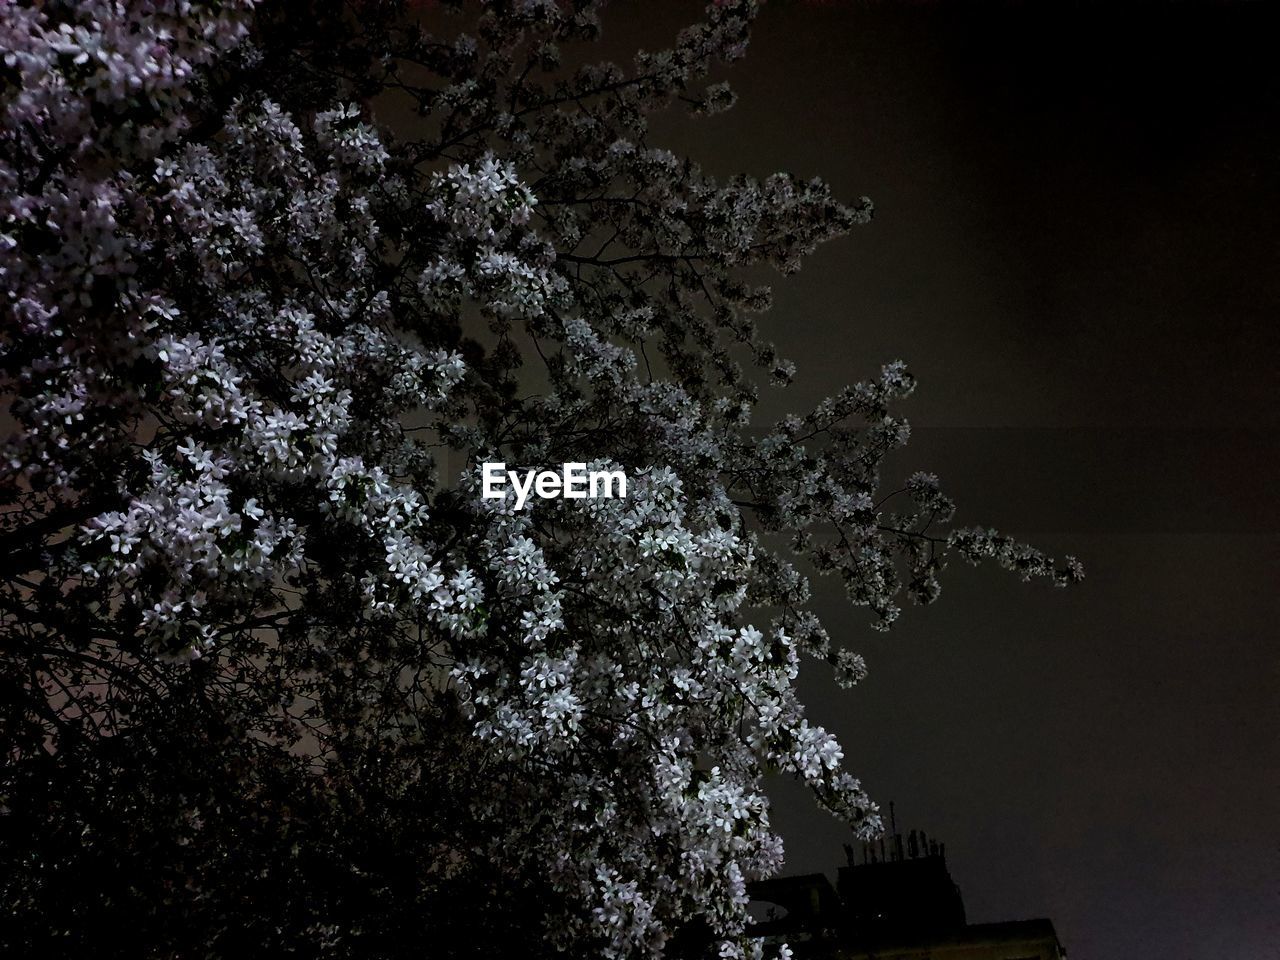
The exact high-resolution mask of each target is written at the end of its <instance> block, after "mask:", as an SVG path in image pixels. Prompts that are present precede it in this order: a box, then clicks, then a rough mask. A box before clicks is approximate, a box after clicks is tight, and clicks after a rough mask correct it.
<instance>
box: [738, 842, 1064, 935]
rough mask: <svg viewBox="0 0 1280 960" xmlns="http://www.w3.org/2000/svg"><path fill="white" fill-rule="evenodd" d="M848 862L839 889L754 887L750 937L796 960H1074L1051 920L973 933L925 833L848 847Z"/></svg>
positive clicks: (775, 882)
mask: <svg viewBox="0 0 1280 960" xmlns="http://www.w3.org/2000/svg"><path fill="white" fill-rule="evenodd" d="M859 853H860V854H861V857H860V858H859V856H858V854H859ZM845 855H846V858H847V860H848V863H847V865H846V866H843V867H841V868H840V869H839V871H838V874H837V880H836V885H835V886H834V887H833V886H832V885H831V881H830V880H828V879H827V877H826V875H825V874H822V873H811V874H805V875H803V876H793V877H776V878H774V879H772V880H765V881H762V882H760V883H756V884H752V885H751V887H750V888H749V892H750V894H751V897H752V915H753V917H754V918H755V920H756V922H755V924H754V925H753V926H752V928H751V932H752V933H754V934H755V935H756V936H761V937H764V938H765V939H766V940H767V941H769V942H773V943H783V942H785V943H787V944H789V945H790V946H791V949H792V950H793V951H794V952H795V955H796V957H797V960H1063V958H1065V957H1066V951H1065V950H1064V949H1063V947H1062V944H1061V943H1059V942H1058V936H1057V933H1056V932H1055V931H1054V929H1053V924H1052V923H1051V922H1050V921H1049V920H1046V919H1036V920H1012V921H1007V922H1004V923H977V924H973V923H968V922H967V921H966V918H965V913H964V901H963V900H962V899H961V896H960V888H959V887H957V886H956V884H955V881H953V880H952V879H951V874H950V872H949V871H948V870H947V861H946V847H945V845H944V844H940V843H938V842H937V841H935V840H932V839H930V838H928V837H927V836H926V835H925V834H924V833H922V832H921V833H917V832H916V831H914V830H913V831H911V832H910V833H909V834H907V835H906V837H905V838H904V837H903V836H902V834H899V833H897V832H896V831H894V832H892V833H891V834H890V835H889V836H888V837H887V838H882V839H881V840H879V841H878V842H877V843H875V844H863V846H862V849H861V851H855V850H854V849H853V848H852V847H850V846H848V845H846V846H845ZM859 859H860V860H861V862H858V861H859Z"/></svg>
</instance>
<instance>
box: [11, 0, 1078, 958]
mask: <svg viewBox="0 0 1280 960" xmlns="http://www.w3.org/2000/svg"><path fill="white" fill-rule="evenodd" d="M598 6H599V4H598V3H596V2H588V0H571V2H570V0H514V2H492V3H486V4H484V5H483V6H478V7H477V6H474V5H465V6H462V5H460V6H459V7H458V9H457V10H452V11H451V10H446V9H445V8H442V7H437V6H435V5H423V4H415V3H410V2H396V0H369V2H364V3H353V2H347V3H339V2H336V0H307V2H300V3H289V4H284V3H275V4H270V3H263V4H255V3H254V2H252V0H222V2H219V0H207V2H206V0H191V2H188V0H182V2H178V0H83V2H58V0H50V2H33V0H28V2H16V3H10V4H7V5H5V6H4V7H3V8H0V51H3V56H4V59H3V70H2V72H0V112H2V117H3V129H2V130H0V273H2V276H3V281H4V283H3V287H4V290H5V296H4V311H5V317H4V323H3V330H2V331H0V383H2V384H3V391H4V394H5V397H6V406H7V407H8V411H9V417H10V421H9V423H8V424H7V431H6V432H7V433H8V434H9V438H8V440H7V441H6V443H5V445H4V447H3V457H0V511H2V512H0V542H2V543H3V546H4V550H3V552H2V554H0V564H3V570H4V576H3V578H0V633H2V638H0V639H2V646H0V685H2V692H3V696H2V697H0V701H2V704H3V705H2V706H0V735H2V737H3V742H4V744H5V748H6V752H7V758H6V763H5V766H4V770H3V777H2V779H0V801H2V803H3V807H2V808H0V809H2V815H0V824H3V828H2V830H0V877H3V879H0V889H3V892H4V898H3V913H4V914H5V919H4V920H2V921H0V924H2V926H0V944H3V945H5V946H7V947H9V948H10V949H11V950H16V951H17V952H18V953H20V954H24V955H31V956H38V955H47V956H49V955H57V954H60V953H72V952H74V953H75V954H76V955H77V956H81V957H84V956H115V955H128V956H157V957H160V956H181V957H194V956H206V955H207V956H227V955H231V954H234V953H246V952H247V953H248V954H250V955H254V956H257V955H272V956H280V955H285V954H297V955H302V956H315V957H319V956H334V957H384V956H385V957H390V956H402V955H403V956H409V955H417V954H419V953H422V952H424V951H425V952H427V953H430V954H433V955H441V956H459V957H462V956H477V957H478V956H485V957H492V956H495V955H498V956H505V955H507V954H509V953H513V952H515V950H517V949H518V950H519V952H520V955H521V956H525V957H529V956H541V955H555V954H566V955H570V956H597V955H598V956H603V957H618V958H622V957H657V956H720V957H726V958H730V957H757V956H759V955H760V952H761V950H762V947H761V946H760V944H759V943H756V942H754V941H753V940H752V939H751V938H750V937H749V936H748V935H747V932H746V922H747V917H746V903H747V895H746V885H747V883H749V882H750V881H752V880H753V879H759V878H763V877H766V876H769V875H770V874H772V873H774V872H775V871H777V869H778V868H779V866H780V865H781V863H782V845H781V841H780V840H779V838H778V837H777V836H776V835H775V833H774V832H773V830H772V829H771V827H770V822H769V804H768V800H767V798H766V796H765V794H764V792H763V789H762V777H763V775H764V772H765V771H766V770H775V771H780V772H783V773H786V774H790V775H793V776H794V777H796V778H798V779H800V780H802V781H803V782H804V783H806V784H808V785H809V787H811V788H812V791H813V795H814V798H815V802H816V803H817V804H818V805H820V806H821V807H823V808H825V809H826V810H828V811H830V812H831V813H833V814H835V815H836V816H838V817H841V818H844V819H845V820H847V821H848V822H849V824H850V826H851V827H852V828H853V829H854V830H855V831H858V832H860V833H862V834H864V835H871V834H873V833H874V832H875V831H876V830H877V829H878V825H879V823H878V818H877V816H876V807H875V805H874V804H873V803H872V801H871V800H870V799H869V798H868V797H867V796H866V795H865V793H864V792H863V790H862V788H861V787H860V785H859V783H858V781H857V780H856V779H855V778H854V777H853V776H852V775H851V774H850V773H849V772H847V771H846V770H845V768H844V765H843V756H842V750H841V748H840V745H839V744H838V743H837V741H836V740H835V739H834V738H833V737H832V736H831V735H830V734H829V733H827V732H826V731H825V730H823V729H822V728H821V727H819V726H816V725H814V724H812V723H810V721H809V720H807V719H806V716H805V709H804V704H803V703H802V702H800V700H799V699H798V698H797V695H796V690H795V682H796V677H797V675H798V671H799V669H800V665H801V663H802V662H804V661H806V660H808V661H812V662H814V663H815V664H817V665H819V666H820V667H822V668H824V669H833V670H834V671H835V672H836V675H837V677H838V678H839V679H840V680H841V682H842V683H844V684H847V685H852V684H853V683H855V682H857V681H858V680H859V679H860V678H861V677H862V675H863V674H864V673H865V665H864V663H863V660H862V659H861V658H860V657H859V656H858V655H857V654H856V653H855V652H853V651H852V650H851V649H849V648H848V647H847V646H846V643H845V642H843V641H847V639H848V638H832V637H830V636H829V635H828V633H827V631H826V630H825V629H824V627H823V625H822V624H821V623H820V622H819V620H818V619H817V617H816V616H815V615H814V614H813V612H812V610H811V607H810V588H809V583H808V580H809V577H810V576H812V575H814V574H818V575H832V576H835V577H838V578H839V579H840V580H841V581H842V582H843V584H844V587H845V589H846V591H847V593H848V597H849V600H850V601H851V602H852V603H853V604H855V605H858V606H860V607H865V608H866V609H867V611H868V615H869V619H870V621H871V624H872V625H873V626H875V627H877V628H881V629H887V628H888V627H889V626H890V625H891V624H892V623H893V622H894V620H895V619H896V618H897V617H898V615H899V610H900V607H901V606H902V605H903V604H904V602H905V601H907V600H911V601H916V602H921V603H928V602H930V601H932V600H933V599H934V598H935V597H936V596H937V595H938V590H939V584H938V579H937V578H938V575H939V573H940V572H941V570H942V569H943V566H944V564H945V561H946V559H947V558H948V557H958V558H962V559H964V560H967V561H972V562H978V561H982V560H990V561H993V562H995V563H997V564H999V565H1001V566H1003V567H1006V568H1008V569H1010V570H1012V571H1014V572H1016V573H1017V574H1019V575H1021V576H1022V577H1024V578H1028V579H1029V578H1032V577H1044V578H1048V579H1050V580H1052V581H1053V582H1056V583H1060V584H1062V583H1067V582H1070V581H1072V580H1074V579H1077V578H1078V577H1079V576H1080V568H1079V565H1078V564H1077V563H1076V562H1075V561H1074V560H1071V559H1070V558H1068V560H1067V561H1065V562H1064V563H1063V564H1061V565H1058V564H1055V563H1054V561H1052V560H1051V559H1049V558H1048V557H1046V556H1044V555H1043V554H1042V553H1040V552H1039V551H1037V550H1035V549H1032V548H1030V547H1027V546H1025V545H1022V544H1020V543H1018V542H1016V541H1014V540H1012V539H1010V538H1007V537H1004V536H1001V535H999V534H997V533H995V532H994V531H991V530H988V529H985V528H981V529H962V528H953V527H951V526H950V525H949V521H950V519H951V516H952V504H951V502H950V501H949V500H948V498H947V497H946V496H945V495H944V494H943V493H942V492H941V491H940V489H939V486H938V482H937V480H936V478H935V477H933V476H931V475H929V474H926V473H917V474H915V475H913V476H911V478H910V479H909V481H908V482H907V483H906V484H905V486H904V487H902V488H901V489H886V488H885V487H884V485H883V484H882V482H881V474H882V464H883V461H884V458H885V457H886V455H888V454H889V453H890V452H891V451H893V450H895V449H897V448H899V447H901V446H903V445H904V444H905V443H906V442H907V439H908V426H907V422H906V420H905V419H903V418H902V416H901V415H900V413H899V407H900V401H901V400H902V399H903V398H905V397H906V396H907V395H908V394H909V393H910V392H911V391H912V388H913V386H914V382H913V380H912V377H911V375H910V374H909V373H908V372H907V370H906V368H905V367H904V365H903V364H901V363H897V362H893V363H888V364H886V365H885V366H883V368H882V369H881V370H880V372H879V374H878V375H877V376H875V377H872V378H870V379H867V380H865V381H863V382H859V383H855V384H853V385H850V386H849V387H847V388H846V389H844V390H842V391H840V392H839V393H838V394H836V395H834V396H832V397H830V398H829V399H827V400H825V401H823V402H822V403H820V404H819V405H817V407H816V408H814V409H812V410H809V411H807V412H797V413H796V414H795V415H793V416H788V417H786V418H785V419H783V420H781V421H780V422H776V423H758V422H756V421H755V420H754V419H753V408H754V406H755V404H756V401H757V396H758V389H760V387H761V386H763V385H764V384H766V383H767V382H773V383H776V384H780V385H785V383H786V382H788V381H789V380H790V379H791V378H792V376H793V375H794V369H793V367H792V365H791V364H790V363H788V362H787V361H786V360H784V359H783V358H782V357H781V356H780V355H779V353H778V350H777V348H776V347H775V346H774V345H773V344H772V343H771V342H769V340H768V339H767V338H766V337H765V336H764V331H766V330H767V327H768V324H767V316H766V317H764V319H761V320H757V318H759V317H761V316H762V315H765V314H767V311H768V310H769V306H770V291H769V288H768V287H767V286H763V285H760V283H759V280H758V278H759V276H760V273H759V269H758V268H761V267H771V268H774V269H775V270H776V271H778V272H780V273H782V274H788V273H791V272H792V271H794V270H796V269H797V268H798V266H799V264H800V261H801V259H802V258H803V257H804V256H805V255H806V254H807V253H809V252H810V251H812V250H813V249H814V248H815V246H816V245H817V244H819V243H822V242H825V241H828V240H831V239H833V238H836V237H839V236H841V235H842V234H844V233H846V232H847V231H849V230H851V229H853V228H854V227H856V226H858V225H859V224H863V223H866V222H867V221H868V220H869V219H870V217H871V203H870V201H869V200H867V199H866V198H862V199H857V200H854V201H852V202H848V201H843V200H840V199H838V198H836V197H835V196H833V194H832V191H831V190H830V189H829V188H828V187H827V186H826V185H825V184H824V183H823V182H822V181H820V180H817V179H802V178H798V177H795V176H791V175H788V174H775V175H773V176H770V177H767V178H765V179H763V180H760V179H753V178H752V177H748V176H735V177H731V178H728V179H716V178H714V177H712V176H710V175H708V174H707V173H705V172H704V171H703V170H701V169H700V168H699V166H698V165H697V164H696V163H694V162H693V161H692V160H690V159H688V158H685V157H681V156H676V155H674V154H673V153H671V152H669V151H667V150H664V149H662V147H661V146H660V145H658V144H656V143H654V142H653V138H652V136H651V135H650V133H649V132H648V129H647V120H648V118H649V117H650V116H651V115H652V114H653V113H654V112H655V111H659V110H665V109H670V110H684V111H688V112H689V113H691V114H701V113H710V112H714V111H718V110H723V109H726V108H728V107H730V106H731V105H732V102H733V95H732V93H731V91H730V89H729V88H728V86H727V85H725V84H724V83H722V82H719V81H716V80H715V76H718V75H719V74H718V72H717V73H715V74H714V76H713V71H718V70H719V67H720V66H721V65H722V64H725V63H728V62H731V61H734V60H737V59H738V58H739V57H740V56H741V55H742V54H743V52H744V51H745V48H746V44H747V39H748V29H749V26H750V24H751V22H752V19H753V18H754V16H755V13H756V4H755V3H754V2H752V0H723V2H721V0H717V2H715V3H712V4H710V5H709V6H708V7H707V8H706V10H705V11H704V12H703V14H702V19H701V21H699V22H697V23H695V24H692V25H690V26H688V27H687V28H686V29H684V30H682V31H681V32H680V33H679V35H678V36H677V37H675V38H674V40H673V42H672V43H671V45H670V47H669V48H668V49H664V50H661V51H659V52H656V53H644V52H642V53H638V54H636V56H635V57H634V59H633V60H632V61H631V62H629V63H625V64H620V65H615V64H612V63H598V62H596V61H595V59H594V58H593V55H592V48H591V46H590V42H591V41H592V40H594V39H595V38H596V37H597V36H598V34H599V33H600V11H599V10H598V9H597V7H598ZM562 50H563V53H562ZM499 460H500V461H504V462H505V463H507V464H510V465H513V466H519V467H521V468H534V467H541V466H544V465H554V464H559V463H562V462H571V461H572V462H585V463H587V464H589V465H591V466H593V467H595V468H601V469H604V468H608V469H619V470H624V471H625V472H626V474H627V476H628V478H629V480H630V484H629V489H628V495H627V496H626V497H622V498H612V499H578V500H541V499H530V501H529V502H528V503H527V504H525V505H524V507H523V509H517V508H516V503H515V500H514V498H513V497H508V498H507V499H500V500H495V499H485V498H483V497H482V496H480V479H481V478H480V473H479V465H480V464H481V463H482V462H485V461H499ZM784 955H785V951H784Z"/></svg>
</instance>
